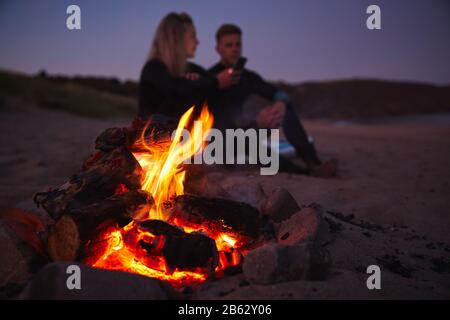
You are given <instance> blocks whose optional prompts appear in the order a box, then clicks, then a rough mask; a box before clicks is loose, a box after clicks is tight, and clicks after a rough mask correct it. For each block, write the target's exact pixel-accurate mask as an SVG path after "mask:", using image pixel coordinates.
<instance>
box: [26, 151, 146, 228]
mask: <svg viewBox="0 0 450 320" xmlns="http://www.w3.org/2000/svg"><path fill="white" fill-rule="evenodd" d="M141 174H142V168H141V166H140V165H139V163H138V162H137V160H136V159H135V158H134V156H133V154H132V153H131V152H130V151H128V150H127V149H126V148H124V147H120V148H116V149H114V150H112V151H110V152H104V151H99V152H98V153H96V154H95V155H94V156H93V157H91V158H90V159H88V161H87V162H86V163H85V165H84V171H82V172H81V173H78V174H75V175H73V176H72V177H71V178H70V179H69V181H67V182H66V183H65V184H63V185H62V186H61V187H59V188H58V189H55V190H50V191H48V192H40V193H37V194H36V195H35V196H34V201H35V203H36V205H37V206H38V207H42V208H44V210H45V211H47V213H48V214H49V215H50V216H51V217H52V218H53V219H58V218H60V217H61V215H62V214H64V213H65V212H70V211H71V210H74V209H76V208H81V207H85V206H86V205H89V204H92V203H96V202H98V201H102V200H103V199H106V198H108V197H110V196H112V195H113V194H114V193H115V191H116V189H117V187H118V186H119V185H121V184H123V185H124V186H125V187H126V188H127V189H129V190H136V189H139V188H140V180H141Z"/></svg>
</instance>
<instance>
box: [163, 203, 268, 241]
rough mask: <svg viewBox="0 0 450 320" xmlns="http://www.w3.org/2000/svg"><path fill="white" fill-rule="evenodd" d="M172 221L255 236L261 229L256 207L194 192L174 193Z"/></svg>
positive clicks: (197, 227)
mask: <svg viewBox="0 0 450 320" xmlns="http://www.w3.org/2000/svg"><path fill="white" fill-rule="evenodd" d="M167 210H168V211H169V216H170V219H169V222H171V221H173V222H177V223H179V222H181V223H180V224H181V225H187V226H192V227H193V228H195V229H201V228H202V226H206V228H207V229H208V230H210V231H214V232H224V233H231V234H235V235H239V236H243V237H249V238H252V239H256V238H257V237H258V236H259V232H260V227H261V226H260V222H261V220H260V215H259V212H258V210H257V209H256V208H254V207H252V206H250V205H248V204H246V203H242V202H235V201H231V200H226V199H221V198H206V197H197V196H191V195H180V196H177V197H175V199H174V201H173V202H172V203H171V204H169V206H168V208H167Z"/></svg>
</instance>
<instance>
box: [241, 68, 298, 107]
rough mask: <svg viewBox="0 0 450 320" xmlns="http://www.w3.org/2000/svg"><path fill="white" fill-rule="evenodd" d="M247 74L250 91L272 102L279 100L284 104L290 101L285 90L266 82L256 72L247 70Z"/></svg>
mask: <svg viewBox="0 0 450 320" xmlns="http://www.w3.org/2000/svg"><path fill="white" fill-rule="evenodd" d="M248 76H249V81H250V83H251V88H252V92H251V93H253V94H256V95H258V96H260V97H263V98H266V99H268V100H270V101H274V102H276V101H281V102H284V103H285V104H287V103H289V102H290V100H289V96H288V94H287V93H286V92H285V91H283V90H281V89H278V88H277V87H275V86H274V85H272V84H270V83H268V82H267V81H265V80H264V79H263V78H262V77H261V76H260V75H258V74H257V73H255V72H252V71H248Z"/></svg>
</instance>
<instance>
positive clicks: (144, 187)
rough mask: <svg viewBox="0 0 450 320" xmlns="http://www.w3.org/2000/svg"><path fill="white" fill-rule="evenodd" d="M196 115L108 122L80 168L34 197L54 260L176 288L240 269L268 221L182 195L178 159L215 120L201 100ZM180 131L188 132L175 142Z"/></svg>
mask: <svg viewBox="0 0 450 320" xmlns="http://www.w3.org/2000/svg"><path fill="white" fill-rule="evenodd" d="M193 112H194V108H193V107H192V108H190V109H189V110H188V111H187V112H186V113H185V114H184V115H183V116H182V117H181V119H180V121H179V123H178V125H177V127H176V128H175V127H174V126H173V125H171V124H168V123H158V122H152V121H150V122H148V123H144V122H139V121H135V122H134V124H133V126H132V127H130V128H111V129H107V130H106V131H104V132H103V133H102V134H101V135H100V136H99V137H98V138H97V140H96V149H97V150H99V151H98V152H97V153H95V154H93V155H92V156H91V157H90V158H89V159H88V160H87V161H86V162H85V163H84V164H83V167H82V170H81V172H79V173H78V174H75V175H73V176H72V177H71V178H70V179H69V181H68V182H66V183H65V184H63V185H62V186H61V187H59V188H57V189H54V190H49V191H47V192H41V193H38V194H36V195H35V198H34V200H35V202H36V204H37V205H38V206H39V207H42V208H43V209H44V210H46V211H47V212H48V213H49V214H50V216H51V217H52V218H53V219H54V220H55V221H56V222H55V224H54V226H53V227H52V229H51V231H50V233H49V237H48V252H49V255H50V257H51V258H52V259H53V260H55V261H57V260H64V261H82V262H84V263H86V264H88V265H90V266H93V267H97V268H104V269H111V270H121V271H126V272H131V273H137V274H141V275H145V276H149V277H153V278H158V279H162V280H167V281H169V282H170V283H171V284H172V285H173V286H175V287H180V286H185V285H192V284H197V283H201V282H204V281H205V280H207V279H211V278H217V277H221V276H223V275H224V273H225V272H226V271H227V270H230V268H237V269H239V268H240V267H241V265H242V261H243V256H244V255H245V254H246V253H247V252H248V251H249V250H250V249H254V248H256V247H258V245H259V244H261V243H263V242H264V241H267V240H268V239H274V238H275V234H274V232H273V226H272V222H271V221H270V220H269V219H267V218H265V217H264V216H263V215H262V214H260V212H259V211H258V209H256V208H254V207H252V206H251V205H249V204H246V203H242V202H237V201H233V200H228V199H221V198H207V197H201V196H195V195H188V194H185V193H184V184H183V183H184V180H185V175H186V166H185V165H184V164H183V163H184V161H185V160H186V159H188V158H191V157H193V156H194V155H195V154H196V153H198V152H200V151H201V149H202V147H203V141H205V136H206V135H207V134H208V130H209V129H210V128H211V127H212V124H213V118H212V115H211V114H210V113H209V111H208V109H207V107H206V106H204V107H203V108H202V110H201V113H200V115H199V117H198V119H197V120H198V121H200V123H201V127H202V128H201V129H202V130H197V128H198V125H196V126H195V127H194V126H193V125H192V124H193ZM197 124H198V122H197ZM185 128H186V129H189V131H190V133H191V135H190V138H189V140H188V141H181V137H182V134H181V133H182V130H183V129H185ZM174 130H175V131H174ZM173 132H174V134H173V135H172V133H173ZM172 138H173V139H172Z"/></svg>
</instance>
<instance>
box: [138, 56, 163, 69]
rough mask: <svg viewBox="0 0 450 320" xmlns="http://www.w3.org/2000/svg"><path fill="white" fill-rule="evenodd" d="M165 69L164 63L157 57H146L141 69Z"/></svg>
mask: <svg viewBox="0 0 450 320" xmlns="http://www.w3.org/2000/svg"><path fill="white" fill-rule="evenodd" d="M154 68H156V69H167V68H166V65H165V64H164V63H163V62H162V61H161V60H159V59H156V58H151V59H148V60H147V61H146V62H145V64H144V67H143V68H142V69H143V70H145V69H154Z"/></svg>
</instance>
